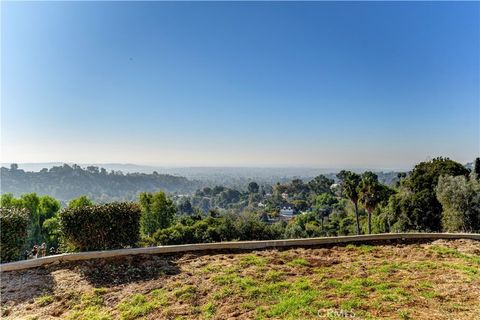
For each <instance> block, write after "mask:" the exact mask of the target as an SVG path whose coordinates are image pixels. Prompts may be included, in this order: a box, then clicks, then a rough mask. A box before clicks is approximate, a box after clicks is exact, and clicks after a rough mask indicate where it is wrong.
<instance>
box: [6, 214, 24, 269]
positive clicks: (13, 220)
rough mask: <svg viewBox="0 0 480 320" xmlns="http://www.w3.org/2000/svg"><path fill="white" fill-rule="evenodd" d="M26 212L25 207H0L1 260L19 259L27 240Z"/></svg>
mask: <svg viewBox="0 0 480 320" xmlns="http://www.w3.org/2000/svg"><path fill="white" fill-rule="evenodd" d="M27 227H28V212H27V210H25V209H16V208H0V228H1V233H0V234H1V236H0V252H1V255H0V256H1V262H2V263H4V262H9V261H15V260H19V259H20V257H21V253H22V249H23V247H24V246H25V242H26V241H27Z"/></svg>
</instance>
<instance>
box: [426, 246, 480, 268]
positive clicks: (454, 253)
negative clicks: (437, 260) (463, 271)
mask: <svg viewBox="0 0 480 320" xmlns="http://www.w3.org/2000/svg"><path fill="white" fill-rule="evenodd" d="M430 250H431V251H433V252H435V253H437V254H438V255H440V256H447V257H454V258H459V259H462V260H464V261H467V262H471V263H474V264H478V265H480V256H477V255H469V254H465V253H462V252H459V251H458V250H457V249H454V248H448V247H445V246H439V245H433V246H431V247H430Z"/></svg>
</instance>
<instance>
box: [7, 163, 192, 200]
mask: <svg viewBox="0 0 480 320" xmlns="http://www.w3.org/2000/svg"><path fill="white" fill-rule="evenodd" d="M0 170H1V171H0V174H1V182H0V189H1V193H2V194H4V193H13V194H14V195H15V196H20V195H21V194H24V193H31V192H36V193H37V194H39V195H50V196H53V197H54V198H57V199H59V200H60V201H62V202H63V203H65V202H67V201H69V200H71V199H74V198H77V197H79V196H81V195H86V196H88V197H90V198H92V199H93V200H95V201H97V202H108V201H114V200H134V199H136V197H137V195H138V193H140V192H143V191H158V190H164V191H167V192H171V193H188V192H192V191H194V190H196V189H197V188H199V187H200V186H201V183H200V182H199V181H193V180H189V179H187V178H185V177H178V176H173V175H169V174H158V173H151V174H146V173H126V174H124V173H123V172H120V171H115V170H111V171H110V172H108V171H107V170H106V169H105V168H99V167H97V166H88V167H86V168H82V167H80V166H78V165H72V166H70V165H68V164H63V165H62V166H53V167H51V168H50V169H47V168H44V169H41V170H40V171H38V172H29V171H24V170H23V169H19V168H18V167H16V166H15V165H13V166H12V167H11V168H6V167H2V168H1V169H0Z"/></svg>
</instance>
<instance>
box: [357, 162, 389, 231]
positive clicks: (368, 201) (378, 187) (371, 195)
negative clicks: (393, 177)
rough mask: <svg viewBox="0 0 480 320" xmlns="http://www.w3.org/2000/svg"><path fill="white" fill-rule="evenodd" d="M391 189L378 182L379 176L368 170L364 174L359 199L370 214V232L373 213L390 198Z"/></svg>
mask: <svg viewBox="0 0 480 320" xmlns="http://www.w3.org/2000/svg"><path fill="white" fill-rule="evenodd" d="M390 194H391V190H390V189H389V188H388V187H386V186H384V185H383V184H381V183H380V182H378V176H377V175H376V174H375V173H373V172H371V171H367V172H365V173H364V174H363V175H362V180H361V181H360V185H359V200H360V202H361V203H362V204H363V206H364V207H365V210H366V211H367V215H368V234H371V233H372V213H373V210H375V209H376V208H377V206H378V205H379V204H380V203H381V202H383V201H385V200H386V199H388V197H389V196H390Z"/></svg>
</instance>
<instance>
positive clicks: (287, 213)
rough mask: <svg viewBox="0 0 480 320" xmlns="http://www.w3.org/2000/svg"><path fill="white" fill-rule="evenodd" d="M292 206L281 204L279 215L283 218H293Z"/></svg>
mask: <svg viewBox="0 0 480 320" xmlns="http://www.w3.org/2000/svg"><path fill="white" fill-rule="evenodd" d="M294 212H295V211H294V210H293V207H291V206H283V207H281V208H280V217H281V218H283V219H285V220H290V219H292V218H293V214H294Z"/></svg>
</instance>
